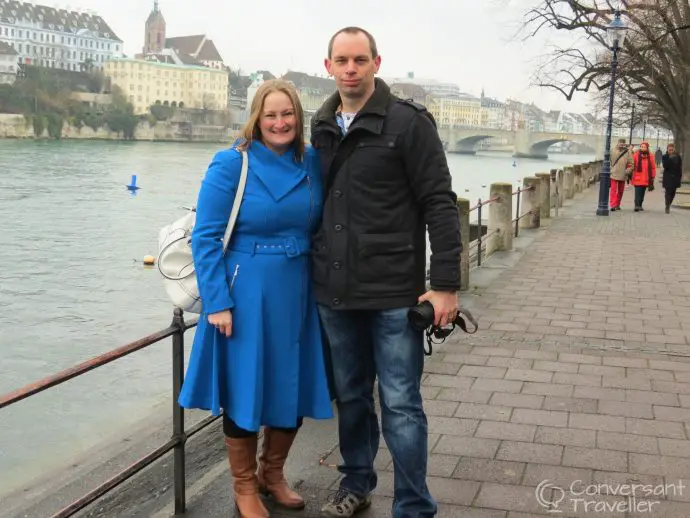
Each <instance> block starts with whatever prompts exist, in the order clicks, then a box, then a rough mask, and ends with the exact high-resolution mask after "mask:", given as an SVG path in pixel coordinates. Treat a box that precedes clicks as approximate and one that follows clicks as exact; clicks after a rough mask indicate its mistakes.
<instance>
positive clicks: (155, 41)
mask: <svg viewBox="0 0 690 518" xmlns="http://www.w3.org/2000/svg"><path fill="white" fill-rule="evenodd" d="M165 49H172V50H174V51H175V52H176V53H178V54H185V55H187V56H191V57H192V58H194V59H195V60H196V61H197V62H199V63H200V64H202V65H204V66H207V67H209V68H215V69H216V70H223V69H224V68H225V65H224V64H223V58H222V57H221V55H220V53H219V52H218V49H217V48H216V45H215V44H214V43H213V40H211V39H209V38H207V37H206V35H205V34H198V35H195V36H179V37H175V38H168V37H167V30H166V23H165V18H164V17H163V12H162V11H161V10H160V8H159V6H158V0H154V2H153V9H152V10H151V13H150V14H149V17H148V18H147V19H146V24H145V28H144V48H143V55H142V56H141V57H145V56H147V55H149V54H159V53H161V52H162V51H163V50H165Z"/></svg>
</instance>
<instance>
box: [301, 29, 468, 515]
mask: <svg viewBox="0 0 690 518" xmlns="http://www.w3.org/2000/svg"><path fill="white" fill-rule="evenodd" d="M380 64H381V56H380V55H379V53H378V50H377V46H376V41H375V39H374V37H373V36H372V35H371V34H370V33H369V32H367V31H365V30H364V29H361V28H359V27H347V28H344V29H341V30H339V31H338V32H336V33H335V35H334V36H333V37H332V38H331V40H330V42H329V45H328V56H327V58H326V60H325V65H326V69H327V71H328V73H329V74H330V75H331V76H333V77H334V78H335V84H336V88H337V92H335V93H334V94H333V95H332V96H331V97H330V98H329V99H328V100H327V101H326V102H325V103H324V105H323V106H322V107H321V108H320V109H319V110H318V111H317V113H316V114H315V116H314V118H313V119H312V126H311V140H312V144H313V145H314V147H315V148H316V149H317V151H318V153H319V155H320V158H321V167H322V174H323V176H324V183H325V185H326V195H325V206H324V212H323V219H322V222H321V225H320V227H319V230H318V232H317V233H316V235H315V237H314V252H313V254H312V257H313V261H314V286H315V291H316V297H317V302H318V304H319V313H320V314H321V319H322V323H323V326H324V330H325V332H326V335H327V337H328V343H329V351H330V356H331V368H332V378H333V388H334V392H335V400H336V404H337V408H338V431H339V447H340V453H341V456H342V459H343V462H342V465H341V466H339V470H340V472H341V473H343V474H344V477H343V479H342V480H341V481H340V485H339V490H338V491H337V492H336V493H334V494H333V495H331V497H330V498H329V500H328V501H327V503H326V504H325V505H324V507H323V509H322V511H323V512H324V514H326V515H329V516H335V517H349V516H352V515H353V514H354V513H356V512H358V511H360V510H362V509H365V508H366V507H368V506H369V505H370V504H371V497H370V494H371V492H372V491H373V490H374V488H375V487H376V485H377V475H376V472H375V470H374V459H375V457H376V454H377V452H378V448H379V440H380V432H379V425H378V420H377V415H376V411H375V407H374V397H373V388H374V383H375V380H376V378H378V388H379V396H380V398H379V399H380V402H381V422H382V431H383V438H384V440H385V441H386V444H387V446H388V449H389V451H390V452H391V456H392V457H393V470H394V497H393V509H392V516H393V518H403V517H405V518H407V517H413V516H414V517H417V518H427V517H432V516H435V515H436V512H437V504H436V502H435V500H434V499H433V497H432V496H431V494H430V492H429V489H428V487H427V483H426V475H427V455H428V453H427V452H428V426H427V418H426V415H425V413H424V409H423V406H422V396H421V393H420V385H421V378H422V369H423V366H424V342H423V332H422V331H417V330H415V329H414V328H413V327H412V326H411V325H410V323H409V322H408V311H409V310H410V309H411V308H413V307H414V306H416V305H417V304H418V303H420V302H422V301H429V302H430V303H431V304H432V305H433V307H434V321H435V324H440V325H445V324H446V323H448V322H451V321H453V320H454V319H455V317H456V316H457V306H458V301H457V293H456V292H457V290H458V289H459V287H460V270H459V266H460V250H461V242H460V230H459V221H458V211H457V205H456V201H457V197H456V195H455V193H454V192H453V190H452V185H451V183H452V182H451V176H450V172H449V170H448V164H447V162H446V156H445V153H444V150H443V144H442V142H441V140H440V138H439V135H438V132H437V130H436V127H435V124H434V122H433V118H432V117H431V115H430V114H429V113H428V112H427V110H426V108H425V107H424V106H422V105H419V104H416V103H414V102H412V101H409V100H401V99H399V98H397V97H395V96H394V95H392V94H391V92H390V89H389V87H388V85H386V83H385V82H384V81H382V80H381V79H378V78H375V74H376V73H377V72H378V70H379V66H380ZM427 226H428V230H429V241H430V243H431V250H432V256H431V268H430V276H431V277H430V286H431V288H430V290H429V291H427V289H426V285H425V281H426V275H425V274H426V227H427Z"/></svg>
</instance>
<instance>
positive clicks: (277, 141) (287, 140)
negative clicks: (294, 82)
mask: <svg viewBox="0 0 690 518" xmlns="http://www.w3.org/2000/svg"><path fill="white" fill-rule="evenodd" d="M296 126H297V114H296V113H295V107H294V106H293V105H292V101H291V100H290V98H289V97H288V96H287V95H286V94H284V93H283V92H271V93H270V94H268V95H267V96H266V99H265V100H264V106H263V109H262V110H261V115H260V116H259V130H260V131H261V140H262V142H263V143H264V145H265V146H266V147H267V148H269V149H271V150H272V151H275V152H276V153H284V152H285V151H287V150H288V149H289V148H290V146H291V145H292V144H293V143H294V141H295V138H296V137H297V127H296Z"/></svg>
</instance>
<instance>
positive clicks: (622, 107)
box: [524, 0, 690, 179]
mask: <svg viewBox="0 0 690 518" xmlns="http://www.w3.org/2000/svg"><path fill="white" fill-rule="evenodd" d="M617 9H620V11H621V12H622V14H623V16H624V18H625V19H626V22H627V24H628V26H629V27H630V30H629V31H628V37H627V38H626V40H625V43H624V46H623V48H622V49H621V51H620V52H619V73H618V78H617V85H616V88H617V90H616V92H617V94H616V117H617V119H618V122H622V121H624V120H626V117H627V120H628V121H629V113H630V105H631V103H632V102H634V103H635V104H636V110H637V111H638V113H639V114H640V115H641V116H646V117H647V118H648V121H649V123H650V124H656V125H661V126H664V127H667V128H669V129H671V130H672V131H673V134H674V136H675V139H676V140H677V145H678V147H679V149H680V150H681V152H690V0H620V1H614V0H539V2H538V5H537V6H536V7H534V8H533V9H531V10H530V11H529V12H528V13H527V15H526V18H527V20H526V21H527V23H526V25H525V29H524V30H525V31H526V34H527V36H530V37H531V36H535V35H537V34H539V33H542V32H546V31H555V32H556V33H557V35H560V34H564V33H570V34H572V36H573V38H569V40H570V43H569V45H565V46H557V47H555V48H554V50H553V51H552V52H550V53H549V55H548V59H547V60H546V61H545V62H544V63H543V64H542V66H540V68H539V69H538V71H537V73H536V77H535V82H536V83H537V84H538V85H539V86H543V87H547V88H551V89H554V90H556V91H558V92H560V93H561V94H563V95H564V96H565V97H566V98H567V99H568V100H570V99H572V97H573V96H574V95H575V94H577V93H578V92H591V93H595V94H596V93H597V92H600V93H601V94H600V95H606V94H605V92H606V91H607V90H608V88H609V86H610V84H611V58H612V52H611V50H610V49H609V47H608V42H607V40H606V26H607V25H608V24H609V23H610V22H611V20H612V19H613V17H614V15H615V12H616V10H617ZM684 177H685V178H688V179H690V161H687V166H686V171H685V174H684Z"/></svg>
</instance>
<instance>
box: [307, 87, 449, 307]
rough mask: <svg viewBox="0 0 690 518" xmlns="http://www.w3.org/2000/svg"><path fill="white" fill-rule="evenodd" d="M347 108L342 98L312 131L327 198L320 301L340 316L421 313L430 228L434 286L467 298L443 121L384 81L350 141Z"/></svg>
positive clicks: (318, 269)
mask: <svg viewBox="0 0 690 518" xmlns="http://www.w3.org/2000/svg"><path fill="white" fill-rule="evenodd" d="M339 105H340V96H339V94H338V93H337V92H336V93H335V94H334V95H333V96H332V97H331V98H330V99H328V100H327V101H326V103H324V105H323V106H322V107H321V109H320V110H319V111H318V112H317V113H316V114H315V116H314V118H313V119H312V125H311V141H312V145H313V146H314V147H315V148H316V149H317V150H318V152H319V156H320V160H321V170H322V176H323V183H324V185H325V186H326V189H327V192H326V199H325V204H324V212H323V218H322V221H321V225H320V227H319V229H318V231H317V233H316V235H315V236H314V248H313V251H312V256H313V266H314V272H313V279H314V283H315V290H316V298H317V301H318V302H319V303H320V304H324V305H327V306H329V307H332V308H334V309H392V308H399V307H410V306H413V305H415V304H416V303H417V298H418V297H419V295H421V294H422V293H424V291H425V281H426V227H427V226H428V231H429V241H430V244H431V250H432V255H431V268H430V275H431V279H430V280H431V287H432V289H435V290H441V291H457V290H458V289H459V287H460V250H461V243H460V227H459V221H458V211H457V205H456V201H457V196H456V195H455V193H454V192H453V190H452V186H451V176H450V172H449V170H448V164H447V162H446V156H445V153H444V150H443V144H442V143H441V140H440V138H439V136H438V132H437V131H436V128H435V125H434V123H433V119H432V118H431V116H430V115H429V114H428V112H426V109H425V108H424V107H423V106H421V105H418V104H415V103H412V102H410V101H403V100H401V99H399V98H397V97H395V96H394V95H392V94H391V93H390V89H389V88H388V86H387V85H386V84H385V83H384V82H383V81H381V80H379V79H376V90H375V92H374V94H373V95H372V97H371V98H370V99H369V101H368V102H367V104H366V105H365V106H364V107H363V108H362V110H361V111H360V112H359V113H358V114H357V116H356V117H355V119H354V120H353V121H352V123H351V125H350V127H349V130H348V132H347V134H346V136H345V137H343V136H342V132H341V130H340V128H339V126H338V124H337V122H336V118H335V112H336V110H337V108H338V106H339Z"/></svg>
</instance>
